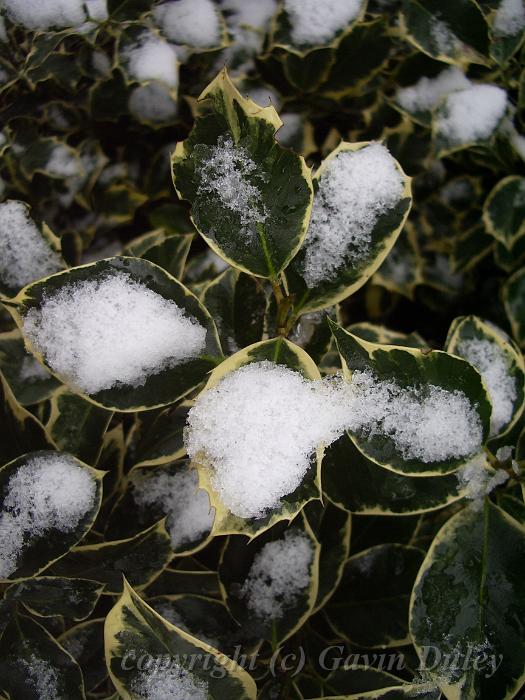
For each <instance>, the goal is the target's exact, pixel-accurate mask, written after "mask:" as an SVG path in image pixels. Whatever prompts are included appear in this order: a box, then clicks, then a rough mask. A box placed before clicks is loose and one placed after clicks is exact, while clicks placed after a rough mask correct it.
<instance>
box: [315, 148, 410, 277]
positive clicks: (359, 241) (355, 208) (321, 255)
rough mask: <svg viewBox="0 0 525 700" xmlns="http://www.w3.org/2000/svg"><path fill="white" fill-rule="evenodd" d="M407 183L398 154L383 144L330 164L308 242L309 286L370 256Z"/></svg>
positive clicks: (317, 198)
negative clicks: (378, 229) (377, 230)
mask: <svg viewBox="0 0 525 700" xmlns="http://www.w3.org/2000/svg"><path fill="white" fill-rule="evenodd" d="M403 185H404V183H403V177H402V175H401V173H400V172H399V170H398V169H397V167H396V162H395V160H394V158H392V156H391V155H390V153H389V152H388V150H387V149H386V148H385V146H383V145H381V144H379V143H374V144H371V145H370V146H366V147H365V148H361V149H359V150H358V151H344V152H341V153H339V154H338V155H337V156H336V157H335V158H333V159H332V160H331V161H329V162H328V163H327V166H326V169H325V170H324V171H323V173H322V175H321V178H320V180H319V189H318V191H317V192H316V194H315V198H314V206H313V210H312V217H311V220H310V226H309V229H308V234H307V238H306V242H305V249H306V253H305V259H304V263H303V266H304V270H303V276H304V279H305V281H306V284H307V285H308V286H309V287H315V286H316V285H317V284H319V283H320V282H322V281H323V280H329V279H332V278H333V277H334V276H335V275H336V273H337V270H338V269H339V268H340V267H341V266H342V265H343V264H347V263H356V262H359V261H361V260H363V259H364V258H365V257H366V256H367V255H368V253H369V251H370V245H371V243H372V231H373V229H374V226H375V225H376V223H377V221H378V219H379V217H380V216H381V215H382V214H384V213H385V212H387V211H388V210H390V209H392V207H394V206H395V205H396V204H397V203H398V201H399V200H400V199H401V197H402V195H403Z"/></svg>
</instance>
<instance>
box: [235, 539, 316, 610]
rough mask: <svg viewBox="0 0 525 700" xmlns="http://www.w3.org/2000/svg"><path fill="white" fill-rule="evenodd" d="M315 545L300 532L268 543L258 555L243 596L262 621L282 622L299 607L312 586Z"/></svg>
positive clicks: (244, 584)
mask: <svg viewBox="0 0 525 700" xmlns="http://www.w3.org/2000/svg"><path fill="white" fill-rule="evenodd" d="M313 558H314V549H313V546H312V542H311V541H310V540H309V539H308V537H307V536H306V535H305V534H304V533H302V532H300V531H298V530H288V531H287V532H286V533H285V536H284V538H283V539H281V540H276V541H275V542H268V543H267V544H265V545H264V547H263V548H262V549H261V551H260V552H259V553H258V554H257V555H256V557H255V558H254V560H253V564H252V566H251V568H250V572H249V574H248V577H247V578H246V580H245V582H244V583H243V585H242V588H241V596H242V597H243V598H245V599H246V604H247V606H248V608H249V609H250V610H251V611H252V612H253V613H254V615H255V616H256V617H258V618H262V619H264V620H278V619H280V618H282V617H283V615H284V614H285V612H286V611H287V609H290V608H291V607H293V606H294V605H296V604H297V603H298V601H299V599H300V597H301V596H302V595H303V594H304V593H305V591H307V589H308V586H309V584H310V569H311V566H312V562H313Z"/></svg>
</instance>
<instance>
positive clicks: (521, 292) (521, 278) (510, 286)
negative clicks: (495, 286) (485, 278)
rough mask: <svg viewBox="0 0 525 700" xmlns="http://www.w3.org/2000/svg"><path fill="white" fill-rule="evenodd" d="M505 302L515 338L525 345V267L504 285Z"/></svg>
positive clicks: (521, 345) (521, 344)
mask: <svg viewBox="0 0 525 700" xmlns="http://www.w3.org/2000/svg"><path fill="white" fill-rule="evenodd" d="M503 303H504V304H505V311H506V312H507V317H508V319H509V321H510V325H511V326H512V333H513V335H514V339H515V340H516V342H517V343H518V345H519V346H520V347H524V346H525V267H523V268H520V269H519V270H518V271H517V272H515V273H514V274H513V275H512V277H510V278H509V279H508V280H507V282H506V283H505V284H504V286H503Z"/></svg>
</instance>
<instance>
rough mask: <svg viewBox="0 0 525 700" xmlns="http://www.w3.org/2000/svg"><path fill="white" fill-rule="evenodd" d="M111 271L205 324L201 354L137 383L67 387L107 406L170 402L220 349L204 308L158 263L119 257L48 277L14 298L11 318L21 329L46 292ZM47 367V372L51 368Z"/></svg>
mask: <svg viewBox="0 0 525 700" xmlns="http://www.w3.org/2000/svg"><path fill="white" fill-rule="evenodd" d="M116 272H125V273H126V274H127V275H129V276H130V277H131V279H132V280H134V281H137V282H141V283H143V284H146V286H148V287H149V289H151V290H152V291H154V292H155V293H157V294H159V295H161V296H162V297H164V299H168V300H169V301H173V302H175V303H176V304H177V305H178V306H179V308H181V309H183V310H184V311H185V312H186V313H187V315H188V316H189V317H192V318H195V319H196V320H197V321H198V322H199V323H200V324H201V325H202V326H204V328H206V330H207V335H206V348H205V353H204V354H202V355H201V356H200V357H197V358H195V359H191V360H188V361H186V362H183V363H181V364H178V365H176V366H175V367H173V368H171V369H165V370H162V371H160V372H158V373H157V374H153V375H150V376H149V377H147V378H146V380H145V382H144V384H143V385H141V386H137V387H133V386H130V385H127V384H120V385H117V386H115V387H113V388H110V389H102V390H100V391H97V392H95V393H93V394H90V395H87V394H83V393H82V392H79V391H78V389H76V388H75V387H71V388H72V389H73V390H75V391H76V392H78V393H82V395H83V396H85V398H87V399H89V400H90V401H92V402H93V403H96V404H98V405H99V406H102V407H103V408H107V409H110V410H119V411H140V410H145V409H149V408H154V407H156V406H162V405H166V404H168V403H173V402H174V401H176V400H177V399H179V398H181V397H182V396H183V395H185V394H187V393H188V392H189V391H190V390H191V389H193V388H194V387H196V386H197V385H198V384H200V382H202V381H203V379H204V377H205V376H206V373H207V372H208V371H209V370H210V369H211V368H212V367H214V366H215V364H216V362H217V359H216V358H220V355H221V350H220V346H219V343H218V339H217V332H216V330H215V325H214V323H213V320H212V319H211V317H210V315H209V314H208V312H207V311H206V309H205V308H204V307H203V306H202V304H200V302H199V301H198V300H197V298H196V297H195V296H194V295H193V294H192V293H191V292H190V291H189V290H188V289H186V287H184V286H183V285H182V284H181V283H180V282H178V281H177V280H176V279H175V278H173V277H171V275H169V274H168V273H167V272H165V271H164V270H163V269H162V268H160V267H158V266H157V265H154V264H153V263H151V262H149V261H146V260H141V259H140V258H127V257H120V258H110V259H108V260H102V261H100V262H96V263H93V264H90V265H83V266H82V267H77V268H73V269H71V270H69V271H67V272H64V273H60V274H57V275H52V276H51V277H47V278H46V279H44V280H41V281H39V282H37V283H35V284H32V285H29V286H27V287H25V288H24V289H23V290H22V291H21V292H20V294H19V295H18V296H17V297H16V299H15V300H14V302H15V304H16V309H15V310H12V313H13V316H14V318H15V320H16V322H17V324H18V325H19V327H20V329H21V330H22V332H23V323H24V317H25V315H26V314H27V313H28V311H29V310H30V309H34V308H36V309H38V308H39V307H40V305H41V304H42V301H43V299H44V298H45V297H46V295H50V294H53V293H56V292H58V291H59V290H60V289H62V288H63V287H65V286H66V285H69V284H74V283H78V282H82V281H86V280H90V281H93V280H97V279H101V278H102V277H105V276H106V275H108V274H111V273H116ZM26 344H27V346H28V349H29V350H31V352H33V354H34V355H35V357H37V359H39V360H41V361H43V362H45V358H43V357H42V356H41V355H40V354H39V353H38V352H37V351H36V350H35V348H34V347H33V346H32V345H31V344H30V343H29V341H27V339H26ZM49 369H50V370H51V371H52V368H51V367H49ZM57 376H58V375H57ZM63 380H64V382H65V383H67V378H65V377H64V378H63Z"/></svg>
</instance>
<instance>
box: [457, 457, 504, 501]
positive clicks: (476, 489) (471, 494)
mask: <svg viewBox="0 0 525 700" xmlns="http://www.w3.org/2000/svg"><path fill="white" fill-rule="evenodd" d="M487 467H488V465H487V458H486V456H485V454H483V453H481V454H479V455H476V456H475V457H473V458H472V459H471V460H469V461H468V462H467V463H466V464H464V465H463V466H462V467H461V468H460V469H458V471H457V472H456V477H457V480H458V482H459V486H460V488H462V489H464V490H465V498H468V499H469V500H471V501H473V502H474V503H473V506H474V507H475V508H480V507H481V505H482V503H483V498H484V497H485V496H488V495H489V493H491V491H493V490H494V489H495V488H496V487H497V486H501V485H502V484H504V483H505V482H506V481H507V479H508V478H509V475H508V474H507V472H506V471H505V470H503V469H498V470H496V471H493V470H489V469H488V468H487Z"/></svg>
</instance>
